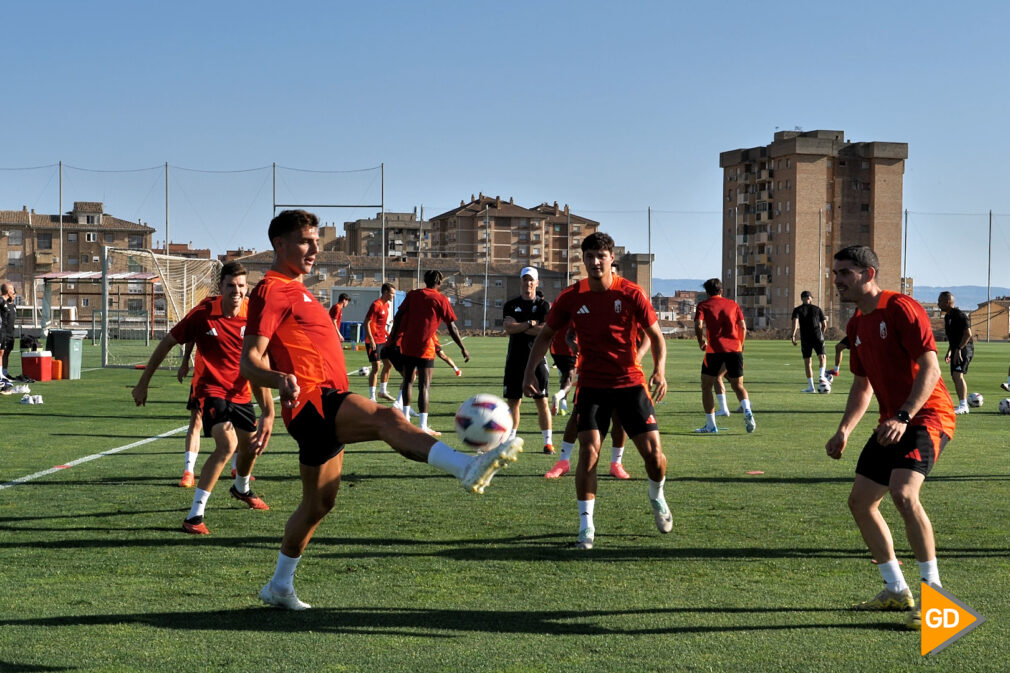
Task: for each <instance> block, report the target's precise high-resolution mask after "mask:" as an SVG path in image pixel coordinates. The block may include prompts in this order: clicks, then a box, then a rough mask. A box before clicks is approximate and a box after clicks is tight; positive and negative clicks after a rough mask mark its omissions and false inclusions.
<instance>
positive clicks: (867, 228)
mask: <svg viewBox="0 0 1010 673" xmlns="http://www.w3.org/2000/svg"><path fill="white" fill-rule="evenodd" d="M906 158H908V144H907V143H892V142H850V141H847V140H845V133H844V131H827V130H817V131H807V132H802V131H779V132H777V133H775V136H774V140H773V142H772V143H771V144H770V145H764V146H760V147H752V148H749V149H736V150H730V151H728V152H723V153H721V154H720V155H719V165H720V167H722V169H723V193H722V203H723V229H722V231H723V246H722V250H723V253H722V268H723V276H722V281H723V285H724V287H725V295H726V296H727V297H730V298H735V299H736V300H737V301H738V302H739V303H740V305H741V307H742V308H743V310H744V315H745V317H746V319H747V322H748V325H749V326H750V327H751V328H756V329H761V328H787V327H789V326H790V324H791V323H790V316H791V314H792V310H793V308H794V307H795V306H796V305H798V304H799V303H800V293H801V292H802V291H803V290H809V291H810V292H811V293H812V294H813V296H814V299H813V301H814V303H815V304H817V305H818V306H820V307H821V308H822V309H823V310H824V313H825V315H827V316H828V324H829V327H831V326H835V327H844V324H845V321H847V320H848V317H849V316H850V315H851V314H852V311H853V308H852V307H851V306H843V305H842V304H841V303H840V302H839V300H838V297H837V293H836V292H835V291H834V285H833V283H832V277H831V266H832V263H833V255H834V253H835V252H836V251H838V250H840V249H841V248H843V247H845V246H848V245H853V244H863V245H868V246H870V247H871V248H873V249H874V250H875V251H876V253H877V255H878V256H879V258H880V276H879V278H878V280H879V283H880V285H881V287H883V288H884V289H888V290H896V291H900V290H901V289H902V288H901V242H902V219H901V218H902V181H903V176H904V172H905V159H906Z"/></svg>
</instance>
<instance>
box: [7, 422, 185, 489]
mask: <svg viewBox="0 0 1010 673" xmlns="http://www.w3.org/2000/svg"><path fill="white" fill-rule="evenodd" d="M188 428H189V426H188V425H183V426H182V427H179V428H176V429H175V430H169V431H168V432H163V433H161V434H160V435H156V436H154V437H148V438H147V439H141V440H140V441H138V442H133V443H132V444H127V445H125V446H120V447H118V448H115V449H109V450H108V451H102V452H101V453H93V454H91V455H90V456H84V457H83V458H78V459H77V460H72V461H70V462H69V463H65V464H63V465H57V466H56V467H51V468H49V469H48V470H42V471H41V472H36V473H35V474H29V475H28V476H26V477H18V478H17V479H15V480H13V481H8V482H7V483H6V484H0V491H2V490H3V489H5V488H11V487H12V486H18V485H20V484H25V483H27V482H29V481H34V480H36V479H40V478H42V477H45V476H46V475H50V474H53V473H54V472H59V471H60V470H66V469H67V468H71V467H74V466H75V465H80V464H81V463H87V462H88V461H91V460H97V459H98V458H103V457H105V456H111V455H113V454H116V453H119V452H120V451H126V450H127V449H132V448H135V447H138V446H142V445H144V444H150V443H151V442H153V441H155V440H158V439H165V438H166V437H171V436H172V435H175V434H178V433H180V432H186V430H187V429H188Z"/></svg>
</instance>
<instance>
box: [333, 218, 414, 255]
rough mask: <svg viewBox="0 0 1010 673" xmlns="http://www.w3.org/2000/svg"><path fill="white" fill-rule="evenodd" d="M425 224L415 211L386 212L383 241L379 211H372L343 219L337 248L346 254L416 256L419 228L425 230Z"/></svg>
mask: <svg viewBox="0 0 1010 673" xmlns="http://www.w3.org/2000/svg"><path fill="white" fill-rule="evenodd" d="M429 228H430V225H429V223H428V222H423V221H421V220H418V219H417V213H416V212H412V213H386V226H385V229H386V241H385V244H383V240H382V229H383V226H382V213H376V214H375V217H374V218H371V219H367V220H355V221H353V222H344V236H343V239H344V245H343V248H341V249H342V250H343V252H346V253H347V254H349V255H367V256H372V257H378V256H381V255H386V256H387V257H413V258H416V257H417V255H418V251H419V250H420V249H421V246H422V243H421V242H422V240H423V234H422V232H424V233H427V231H428V230H429ZM324 249H328V248H324ZM334 249H335V248H334Z"/></svg>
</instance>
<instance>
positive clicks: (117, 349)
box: [101, 248, 221, 368]
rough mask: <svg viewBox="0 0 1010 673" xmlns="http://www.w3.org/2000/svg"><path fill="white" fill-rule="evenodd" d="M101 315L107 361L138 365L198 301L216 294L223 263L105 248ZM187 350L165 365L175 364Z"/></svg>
mask: <svg viewBox="0 0 1010 673" xmlns="http://www.w3.org/2000/svg"><path fill="white" fill-rule="evenodd" d="M105 256H106V259H105V260H104V264H103V269H102V293H103V296H104V297H106V299H105V301H104V304H105V306H106V309H107V310H106V315H105V316H102V320H101V335H102V364H103V366H106V367H134V366H136V365H142V364H144V363H146V362H147V360H148V358H149V357H150V355H151V353H152V352H153V350H154V347H155V346H156V345H157V344H158V342H159V341H161V339H162V337H164V336H165V334H167V333H168V331H169V330H170V329H172V327H174V326H175V324H176V323H177V322H179V320H181V319H182V318H183V317H184V316H185V315H186V314H187V313H188V312H189V311H190V309H192V308H193V307H194V306H196V304H198V303H199V302H200V301H201V300H203V299H204V298H205V297H208V296H211V295H213V294H216V293H217V286H218V274H219V270H220V268H221V262H220V261H218V260H216V259H190V258H187V257H177V256H172V255H162V254H156V253H154V252H153V251H151V250H149V249H147V248H142V249H141V248H138V249H133V248H129V249H126V248H105ZM182 353H183V351H182V349H181V348H176V349H173V352H172V353H170V354H169V356H168V357H166V358H165V361H164V363H163V364H162V367H168V368H176V367H178V366H179V364H180V362H181V356H182Z"/></svg>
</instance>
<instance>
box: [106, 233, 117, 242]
mask: <svg viewBox="0 0 1010 673" xmlns="http://www.w3.org/2000/svg"><path fill="white" fill-rule="evenodd" d="M105 242H106V243H115V242H116V235H115V234H113V233H112V232H110V231H107V232H105Z"/></svg>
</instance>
